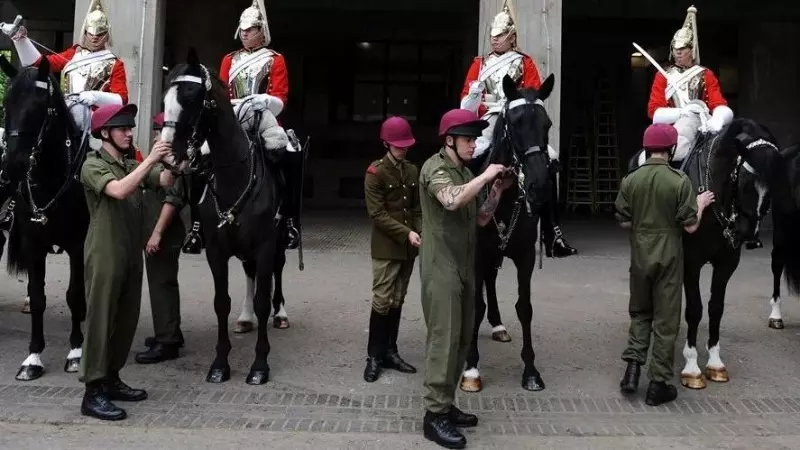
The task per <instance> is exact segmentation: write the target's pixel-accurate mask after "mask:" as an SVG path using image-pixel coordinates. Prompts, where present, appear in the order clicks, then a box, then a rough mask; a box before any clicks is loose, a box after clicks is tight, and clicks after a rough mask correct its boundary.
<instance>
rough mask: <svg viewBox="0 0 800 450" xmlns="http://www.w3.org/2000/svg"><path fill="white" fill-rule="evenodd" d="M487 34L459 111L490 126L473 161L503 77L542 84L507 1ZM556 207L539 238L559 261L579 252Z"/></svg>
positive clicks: (545, 214) (495, 109)
mask: <svg viewBox="0 0 800 450" xmlns="http://www.w3.org/2000/svg"><path fill="white" fill-rule="evenodd" d="M490 34H491V36H490V42H491V45H492V52H491V53H489V54H488V55H486V56H478V57H477V58H475V59H474V60H473V62H472V66H470V68H469V72H467V78H466V80H465V81H464V87H463V89H462V91H461V108H462V109H467V110H470V111H474V112H476V113H478V115H479V116H480V117H481V118H483V119H484V120H487V121H488V122H489V127H488V128H486V129H485V130H483V135H482V136H481V137H479V138H478V140H477V141H476V145H477V148H476V149H475V155H474V156H475V157H476V158H477V157H478V156H480V155H481V154H482V153H483V152H485V151H486V150H487V149H488V148H489V146H490V145H491V143H492V134H493V133H494V124H495V122H496V121H497V116H498V115H499V114H500V111H502V109H503V105H505V103H506V96H505V93H504V92H503V77H505V76H506V75H508V76H509V77H511V79H512V80H514V81H515V82H517V84H518V86H519V87H521V88H533V89H539V88H540V87H541V85H542V82H541V79H540V77H539V70H538V69H537V67H536V63H535V62H534V61H533V58H531V57H530V56H528V55H526V54H525V53H522V52H521V51H519V50H518V49H517V28H516V25H515V23H514V18H513V14H512V11H511V9H510V8H509V4H508V0H506V2H505V4H504V5H503V10H502V11H501V12H500V13H498V14H497V15H496V16H495V17H494V19H493V20H492V27H491V31H490ZM547 151H548V155H549V156H550V159H551V161H553V163H554V164H553V172H555V171H557V167H558V164H557V161H558V156H559V154H558V151H557V150H556V149H554V148H553V147H548V149H547ZM552 182H553V185H554V186H553V192H558V189H557V186H556V184H557V177H556V176H555V173H553V180H552ZM557 205H558V199H554V201H553V202H552V204H550V205H547V206H545V207H544V208H542V235H543V236H542V239H543V240H544V244H545V247H546V252H547V256H548V257H553V256H555V257H559V258H561V257H566V256H570V255H575V254H577V253H578V251H577V250H576V249H574V248H573V247H571V246H570V245H569V243H567V240H566V239H564V236H563V234H562V232H561V227H560V225H559V223H560V221H559V217H558V208H557ZM493 326H499V325H497V324H493Z"/></svg>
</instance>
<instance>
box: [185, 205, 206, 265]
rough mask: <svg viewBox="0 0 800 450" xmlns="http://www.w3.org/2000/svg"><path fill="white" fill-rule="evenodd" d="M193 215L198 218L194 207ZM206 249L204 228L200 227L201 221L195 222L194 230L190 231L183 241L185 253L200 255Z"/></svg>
mask: <svg viewBox="0 0 800 450" xmlns="http://www.w3.org/2000/svg"><path fill="white" fill-rule="evenodd" d="M191 215H192V217H193V218H195V217H198V215H197V214H196V211H195V208H194V207H192V211H191ZM198 218H199V217H198ZM204 247H205V244H204V242H203V227H202V226H201V225H200V221H199V220H194V221H193V222H192V229H191V230H189V233H187V234H186V238H185V239H184V240H183V253H188V254H190V255H199V254H200V251H201V250H202V249H203V248H204Z"/></svg>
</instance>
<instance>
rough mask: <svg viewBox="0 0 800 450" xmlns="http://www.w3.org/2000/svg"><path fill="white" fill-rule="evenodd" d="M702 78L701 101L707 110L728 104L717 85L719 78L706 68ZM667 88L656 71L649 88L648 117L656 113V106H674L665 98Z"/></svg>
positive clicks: (659, 73) (663, 79) (663, 78)
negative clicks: (703, 84)
mask: <svg viewBox="0 0 800 450" xmlns="http://www.w3.org/2000/svg"><path fill="white" fill-rule="evenodd" d="M703 78H704V81H705V88H704V89H703V98H702V100H703V102H704V103H705V104H706V105H707V106H708V110H709V111H711V112H712V113H713V112H714V109H716V108H717V106H722V105H725V106H727V105H728V102H727V101H726V100H725V97H723V96H722V89H721V88H720V87H719V80H717V77H716V75H714V72H712V71H711V70H710V69H708V68H706V70H704V71H703ZM666 89H667V79H666V78H665V77H664V75H662V74H661V72H658V73H656V78H655V79H654V80H653V88H652V89H651V90H650V102H648V103H647V115H648V116H649V117H650V119H651V120H652V119H653V116H654V115H655V113H656V110H657V109H658V108H670V107H673V106H674V103H673V102H672V99H669V100H667V96H666V94H665V91H666Z"/></svg>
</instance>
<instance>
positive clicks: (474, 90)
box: [469, 81, 486, 94]
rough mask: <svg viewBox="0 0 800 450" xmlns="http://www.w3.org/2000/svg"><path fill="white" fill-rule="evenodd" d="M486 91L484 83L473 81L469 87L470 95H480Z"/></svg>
mask: <svg viewBox="0 0 800 450" xmlns="http://www.w3.org/2000/svg"><path fill="white" fill-rule="evenodd" d="M484 89H486V83H484V82H483V81H473V82H472V83H470V85H469V93H470V94H480V93H481V92H483V91H484Z"/></svg>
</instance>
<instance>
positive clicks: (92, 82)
mask: <svg viewBox="0 0 800 450" xmlns="http://www.w3.org/2000/svg"><path fill="white" fill-rule="evenodd" d="M89 54H91V52H90V51H89V50H86V49H78V50H77V51H76V52H75V56H73V58H78V57H85V56H87V55H89ZM114 63H116V60H114V59H110V58H109V59H105V60H102V61H94V62H90V63H87V64H80V65H79V66H76V67H71V68H69V70H66V68H65V70H64V72H62V73H61V90H62V92H64V95H69V94H80V93H81V92H84V91H102V90H103V88H104V87H105V86H104V85H105V84H106V83H109V82H110V81H111V71H112V69H114Z"/></svg>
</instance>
